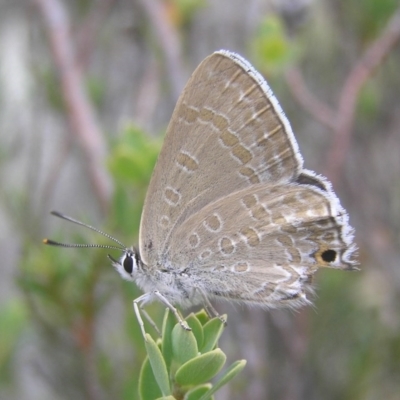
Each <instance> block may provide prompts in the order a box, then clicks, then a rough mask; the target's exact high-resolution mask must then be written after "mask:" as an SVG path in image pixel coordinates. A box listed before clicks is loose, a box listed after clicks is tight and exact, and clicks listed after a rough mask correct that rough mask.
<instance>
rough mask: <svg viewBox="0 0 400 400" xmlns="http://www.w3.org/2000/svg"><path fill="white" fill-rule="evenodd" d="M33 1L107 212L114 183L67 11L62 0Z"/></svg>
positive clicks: (94, 183)
mask: <svg viewBox="0 0 400 400" xmlns="http://www.w3.org/2000/svg"><path fill="white" fill-rule="evenodd" d="M34 1H35V3H36V5H37V7H38V9H39V11H40V12H41V14H42V15H43V18H44V21H45V24H46V28H47V33H48V36H49V40H50V45H51V49H52V53H53V58H54V62H55V63H56V66H57V69H58V72H59V74H60V80H61V88H62V93H63V96H64V98H65V103H66V106H67V113H68V118H69V122H70V124H71V128H72V132H73V133H74V134H75V135H76V136H77V137H78V139H79V141H80V143H81V145H82V148H83V151H84V153H85V155H86V159H87V162H88V169H89V176H90V179H91V181H92V184H93V187H94V190H95V192H96V195H97V198H98V200H99V203H100V206H101V208H102V210H103V212H105V211H106V210H107V208H108V203H109V199H110V196H111V191H112V186H111V180H110V177H109V175H108V173H107V171H106V169H105V167H104V165H105V162H104V161H105V157H106V146H105V143H104V140H103V136H102V132H101V130H100V128H99V126H98V124H97V121H96V118H95V115H94V110H93V108H92V106H91V104H90V102H89V99H88V97H87V95H86V93H85V91H84V85H83V79H82V76H81V74H80V71H79V68H78V66H77V63H76V59H75V57H74V52H73V49H72V44H71V38H70V34H69V23H68V18H67V15H66V12H65V10H64V7H63V6H62V4H61V2H60V1H59V0H34Z"/></svg>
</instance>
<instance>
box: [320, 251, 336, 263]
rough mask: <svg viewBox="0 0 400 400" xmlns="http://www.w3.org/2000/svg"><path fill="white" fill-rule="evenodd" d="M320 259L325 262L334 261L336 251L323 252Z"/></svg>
mask: <svg viewBox="0 0 400 400" xmlns="http://www.w3.org/2000/svg"><path fill="white" fill-rule="evenodd" d="M321 257H322V259H323V260H324V261H325V262H333V261H335V259H336V251H335V250H325V251H324V252H323V253H322V254H321Z"/></svg>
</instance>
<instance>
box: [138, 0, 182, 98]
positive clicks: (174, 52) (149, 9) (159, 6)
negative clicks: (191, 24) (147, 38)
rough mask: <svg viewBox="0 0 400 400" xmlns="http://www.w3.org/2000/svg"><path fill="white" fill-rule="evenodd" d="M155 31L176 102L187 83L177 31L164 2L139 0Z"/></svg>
mask: <svg viewBox="0 0 400 400" xmlns="http://www.w3.org/2000/svg"><path fill="white" fill-rule="evenodd" d="M139 3H140V4H141V6H142V8H143V10H144V11H145V12H146V14H147V17H148V19H149V21H150V23H151V26H152V29H153V30H154V33H155V36H156V38H157V40H158V43H159V45H160V47H161V50H162V52H163V53H164V57H165V61H166V66H167V72H168V77H169V81H170V85H171V91H172V95H173V97H174V99H173V100H174V101H176V100H177V99H178V97H179V95H180V93H181V91H182V88H183V86H184V83H185V79H186V77H185V75H184V68H183V65H182V62H181V60H182V57H181V44H180V39H179V35H178V32H177V30H176V29H175V28H174V26H173V25H172V24H171V23H170V21H169V20H168V18H167V17H166V11H165V7H164V4H163V2H160V1H159V0H139Z"/></svg>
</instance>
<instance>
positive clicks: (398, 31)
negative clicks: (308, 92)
mask: <svg viewBox="0 0 400 400" xmlns="http://www.w3.org/2000/svg"><path fill="white" fill-rule="evenodd" d="M399 39H400V8H399V9H397V10H396V12H395V14H394V15H393V16H392V18H391V19H390V20H389V22H388V24H387V25H386V28H385V29H384V30H383V32H382V34H381V35H380V37H378V39H376V40H375V41H374V42H373V43H372V44H371V46H370V47H369V48H368V49H367V50H366V52H365V53H364V55H363V56H362V57H361V59H360V60H359V61H358V62H357V64H356V65H355V66H354V68H353V69H352V71H351V72H350V74H349V75H348V77H347V79H346V82H345V84H344V87H343V90H342V91H341V96H340V99H339V106H338V117H337V124H336V129H335V135H334V138H333V143H332V147H331V151H330V152H329V154H328V162H327V170H326V175H327V176H328V177H329V178H330V180H331V181H332V183H333V184H335V183H337V182H338V180H339V178H340V175H341V171H342V167H343V164H344V161H345V158H346V155H347V152H348V149H349V146H350V137H351V131H352V127H353V121H354V113H355V108H356V104H357V97H358V93H359V92H360V90H361V88H362V86H363V85H364V83H365V82H366V81H367V80H368V79H369V78H370V77H371V75H372V74H373V73H374V72H375V70H376V68H378V67H379V65H380V64H382V63H383V61H384V59H385V57H386V56H387V55H388V54H389V53H390V51H391V50H392V49H393V47H394V46H395V45H396V44H397V43H398V41H399Z"/></svg>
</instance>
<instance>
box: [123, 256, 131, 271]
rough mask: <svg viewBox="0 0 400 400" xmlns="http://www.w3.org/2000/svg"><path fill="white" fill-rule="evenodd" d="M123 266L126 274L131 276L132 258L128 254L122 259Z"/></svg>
mask: <svg viewBox="0 0 400 400" xmlns="http://www.w3.org/2000/svg"><path fill="white" fill-rule="evenodd" d="M123 265H124V270H125V271H126V272H127V273H128V274H132V271H133V259H132V256H131V255H130V254H127V255H126V257H125V259H124V262H123Z"/></svg>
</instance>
